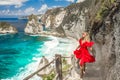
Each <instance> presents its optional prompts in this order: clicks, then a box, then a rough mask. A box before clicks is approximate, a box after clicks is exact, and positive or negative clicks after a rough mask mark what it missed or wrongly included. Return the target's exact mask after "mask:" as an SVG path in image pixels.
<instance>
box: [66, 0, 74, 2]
mask: <svg viewBox="0 0 120 80" xmlns="http://www.w3.org/2000/svg"><path fill="white" fill-rule="evenodd" d="M66 1H68V2H74V0H66Z"/></svg>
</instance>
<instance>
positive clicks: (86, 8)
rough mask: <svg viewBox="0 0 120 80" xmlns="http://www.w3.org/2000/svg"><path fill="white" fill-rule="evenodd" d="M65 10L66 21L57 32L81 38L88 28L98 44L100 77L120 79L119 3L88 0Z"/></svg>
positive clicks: (113, 79) (112, 79)
mask: <svg viewBox="0 0 120 80" xmlns="http://www.w3.org/2000/svg"><path fill="white" fill-rule="evenodd" d="M62 11H65V14H64V17H63V19H62V20H63V21H62V22H61V24H59V26H57V28H56V31H58V32H59V33H64V34H65V35H67V36H71V37H74V38H76V39H78V38H80V36H81V32H83V31H88V32H89V33H90V35H91V39H92V40H94V41H95V43H96V44H95V46H94V48H95V51H96V64H97V65H96V66H99V67H100V71H99V72H100V75H99V77H100V78H101V80H120V77H119V76H120V71H119V68H120V67H119V66H120V56H119V54H120V52H119V48H120V45H119V43H120V41H119V40H120V39H119V38H120V28H119V25H120V22H119V20H120V2H119V1H118V0H110V1H108V0H92V1H91V0H86V1H84V2H83V3H77V4H72V5H70V6H68V7H66V8H65V9H63V10H62ZM60 12H61V11H60ZM60 12H59V13H60ZM49 15H50V14H49ZM57 15H58V13H57ZM49 22H50V21H49ZM51 23H52V22H51ZM52 27H55V26H54V25H53V26H52Z"/></svg>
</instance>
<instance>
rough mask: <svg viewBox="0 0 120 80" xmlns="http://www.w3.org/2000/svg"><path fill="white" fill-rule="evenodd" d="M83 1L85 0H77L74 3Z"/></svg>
mask: <svg viewBox="0 0 120 80" xmlns="http://www.w3.org/2000/svg"><path fill="white" fill-rule="evenodd" d="M83 1H85V0H77V1H76V3H79V2H83Z"/></svg>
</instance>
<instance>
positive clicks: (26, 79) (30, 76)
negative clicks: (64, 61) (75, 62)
mask: <svg viewBox="0 0 120 80" xmlns="http://www.w3.org/2000/svg"><path fill="white" fill-rule="evenodd" d="M55 60H56V59H53V60H52V61H51V62H50V63H48V64H46V65H45V66H43V67H42V68H40V69H38V70H37V71H35V72H34V73H32V74H30V75H28V76H27V77H26V78H24V79H23V80H29V79H30V78H32V77H33V76H34V75H35V74H37V73H38V72H40V71H42V70H43V69H45V68H46V67H48V66H49V65H50V64H51V63H53V62H54V61H55Z"/></svg>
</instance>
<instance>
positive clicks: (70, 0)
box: [55, 0, 75, 2]
mask: <svg viewBox="0 0 120 80" xmlns="http://www.w3.org/2000/svg"><path fill="white" fill-rule="evenodd" d="M55 1H67V2H74V1H75V0H55Z"/></svg>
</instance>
